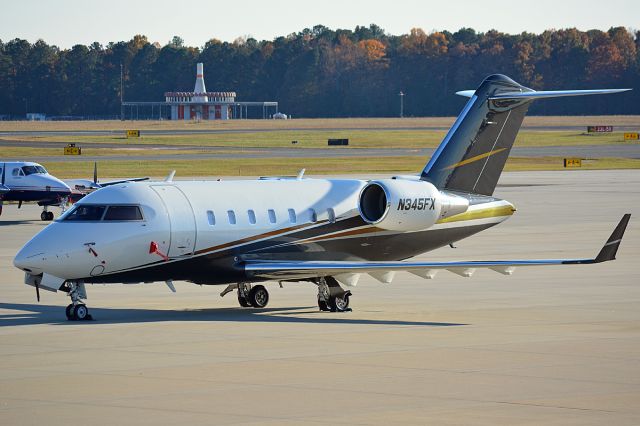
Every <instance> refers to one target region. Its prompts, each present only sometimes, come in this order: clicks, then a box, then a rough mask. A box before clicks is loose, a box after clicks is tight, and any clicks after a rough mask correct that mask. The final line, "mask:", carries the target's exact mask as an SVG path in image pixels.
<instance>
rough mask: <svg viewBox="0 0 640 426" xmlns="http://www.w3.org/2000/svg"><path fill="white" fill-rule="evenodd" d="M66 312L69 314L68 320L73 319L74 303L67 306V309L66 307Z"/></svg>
mask: <svg viewBox="0 0 640 426" xmlns="http://www.w3.org/2000/svg"><path fill="white" fill-rule="evenodd" d="M64 313H65V314H66V315H67V320H69V321H73V320H74V318H73V304H71V305H69V306H67V309H65V311H64Z"/></svg>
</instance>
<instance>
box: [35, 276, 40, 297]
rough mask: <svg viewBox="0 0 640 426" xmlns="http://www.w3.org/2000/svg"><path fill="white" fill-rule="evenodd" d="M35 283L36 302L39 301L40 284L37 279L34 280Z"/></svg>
mask: <svg viewBox="0 0 640 426" xmlns="http://www.w3.org/2000/svg"><path fill="white" fill-rule="evenodd" d="M35 284H36V299H38V302H40V285H39V284H38V280H35Z"/></svg>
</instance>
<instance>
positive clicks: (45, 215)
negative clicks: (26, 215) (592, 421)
mask: <svg viewBox="0 0 640 426" xmlns="http://www.w3.org/2000/svg"><path fill="white" fill-rule="evenodd" d="M47 213H48V212H45V211H43V212H42V213H40V220H48V219H47V218H48V217H49V215H48V214H47Z"/></svg>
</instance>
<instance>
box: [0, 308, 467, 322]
mask: <svg viewBox="0 0 640 426" xmlns="http://www.w3.org/2000/svg"><path fill="white" fill-rule="evenodd" d="M0 309H10V310H16V311H21V312H16V313H14V314H0V327H10V326H16V325H34V324H55V325H82V324H87V325H89V324H94V323H98V324H127V323H145V322H149V323H152V322H169V321H211V322H256V323H292V324H362V325H404V326H424V327H451V326H463V325H468V324H457V323H449V322H428V321H401V320H377V319H363V318H354V319H352V318H349V316H350V313H348V312H344V313H333V312H319V311H318V310H317V308H315V307H309V306H303V307H288V308H265V309H251V308H240V307H238V308H211V309H186V310H157V309H118V308H93V307H89V311H90V313H91V315H92V316H93V318H94V321H67V320H66V318H65V316H64V307H62V306H54V305H42V304H25V303H23V304H21V303H0ZM309 314H312V315H313V317H309V316H308V315H309Z"/></svg>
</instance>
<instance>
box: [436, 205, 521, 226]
mask: <svg viewBox="0 0 640 426" xmlns="http://www.w3.org/2000/svg"><path fill="white" fill-rule="evenodd" d="M515 211H516V209H515V208H514V207H513V206H510V205H508V206H498V207H489V208H486V209H478V210H471V211H466V212H464V213H460V214H456V215H453V216H451V217H447V218H445V219H440V220H439V221H438V222H436V223H451V222H460V221H465V220H474V219H487V218H491V217H499V216H511V215H512V214H513V212H515Z"/></svg>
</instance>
